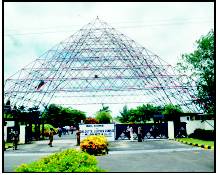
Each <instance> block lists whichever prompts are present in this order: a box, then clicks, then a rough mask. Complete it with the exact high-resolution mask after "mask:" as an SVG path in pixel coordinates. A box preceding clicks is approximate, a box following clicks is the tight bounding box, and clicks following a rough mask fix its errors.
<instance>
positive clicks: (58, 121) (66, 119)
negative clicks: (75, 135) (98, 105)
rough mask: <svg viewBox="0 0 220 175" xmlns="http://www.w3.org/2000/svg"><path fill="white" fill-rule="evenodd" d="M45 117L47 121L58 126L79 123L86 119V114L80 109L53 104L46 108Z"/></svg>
mask: <svg viewBox="0 0 220 175" xmlns="http://www.w3.org/2000/svg"><path fill="white" fill-rule="evenodd" d="M43 118H44V119H45V122H46V123H48V124H51V125H53V126H56V127H58V126H69V125H77V124H79V123H80V122H81V120H85V119H86V115H85V113H84V112H82V111H80V110H76V109H72V108H65V107H62V106H59V105H55V104H51V105H50V106H49V107H47V108H45V110H44V112H43Z"/></svg>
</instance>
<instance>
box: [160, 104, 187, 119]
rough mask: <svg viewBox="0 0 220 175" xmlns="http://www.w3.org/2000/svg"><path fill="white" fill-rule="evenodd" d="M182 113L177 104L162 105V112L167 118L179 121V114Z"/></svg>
mask: <svg viewBox="0 0 220 175" xmlns="http://www.w3.org/2000/svg"><path fill="white" fill-rule="evenodd" d="M181 113H183V111H182V109H181V107H180V106H179V105H173V104H167V105H165V106H164V111H163V112H162V114H164V115H166V116H167V120H172V121H179V115H180V114H181Z"/></svg>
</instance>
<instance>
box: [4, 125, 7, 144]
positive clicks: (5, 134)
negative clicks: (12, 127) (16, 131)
mask: <svg viewBox="0 0 220 175" xmlns="http://www.w3.org/2000/svg"><path fill="white" fill-rule="evenodd" d="M4 140H5V142H6V141H7V126H4Z"/></svg>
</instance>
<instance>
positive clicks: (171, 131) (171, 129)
mask: <svg viewBox="0 0 220 175" xmlns="http://www.w3.org/2000/svg"><path fill="white" fill-rule="evenodd" d="M168 138H169V139H174V123H173V121H168Z"/></svg>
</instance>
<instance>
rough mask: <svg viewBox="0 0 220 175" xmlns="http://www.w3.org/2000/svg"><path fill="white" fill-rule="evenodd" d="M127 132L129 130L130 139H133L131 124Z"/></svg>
mask: <svg viewBox="0 0 220 175" xmlns="http://www.w3.org/2000/svg"><path fill="white" fill-rule="evenodd" d="M129 132H130V140H131V141H133V140H134V136H133V134H134V132H133V128H132V126H131V127H130V128H129Z"/></svg>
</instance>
